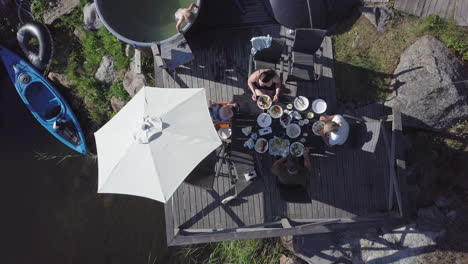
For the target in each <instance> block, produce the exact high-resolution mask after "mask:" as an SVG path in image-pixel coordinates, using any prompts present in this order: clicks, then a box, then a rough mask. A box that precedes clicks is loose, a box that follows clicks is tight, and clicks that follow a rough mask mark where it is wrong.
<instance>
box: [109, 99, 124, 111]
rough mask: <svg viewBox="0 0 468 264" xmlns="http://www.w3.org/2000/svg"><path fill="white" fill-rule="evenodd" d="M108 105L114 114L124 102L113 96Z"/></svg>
mask: <svg viewBox="0 0 468 264" xmlns="http://www.w3.org/2000/svg"><path fill="white" fill-rule="evenodd" d="M110 103H111V107H112V110H113V111H114V112H119V111H120V110H121V109H122V108H123V107H124V106H125V104H126V102H125V101H124V100H121V99H119V98H117V97H115V96H113V97H111V99H110Z"/></svg>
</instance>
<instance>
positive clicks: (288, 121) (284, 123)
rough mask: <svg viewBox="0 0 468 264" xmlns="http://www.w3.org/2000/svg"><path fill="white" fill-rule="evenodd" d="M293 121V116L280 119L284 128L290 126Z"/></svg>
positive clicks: (283, 116)
mask: <svg viewBox="0 0 468 264" xmlns="http://www.w3.org/2000/svg"><path fill="white" fill-rule="evenodd" d="M291 121H292V116H291V115H282V116H281V117H280V124H281V125H282V126H283V127H286V126H287V125H289V124H290V123H291Z"/></svg>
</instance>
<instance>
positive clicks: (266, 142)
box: [237, 96, 327, 157]
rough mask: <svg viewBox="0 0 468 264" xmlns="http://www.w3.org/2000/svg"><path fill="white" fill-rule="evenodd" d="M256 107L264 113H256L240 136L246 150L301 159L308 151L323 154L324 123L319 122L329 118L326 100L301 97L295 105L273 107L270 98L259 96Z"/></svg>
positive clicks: (242, 128) (275, 105) (274, 104)
mask: <svg viewBox="0 0 468 264" xmlns="http://www.w3.org/2000/svg"><path fill="white" fill-rule="evenodd" d="M256 104H257V106H258V108H259V109H260V113H259V114H258V115H256V116H255V114H253V113H252V114H251V116H252V118H251V119H252V120H251V122H250V123H249V122H244V123H243V125H242V127H241V128H240V132H241V134H240V135H237V139H238V140H240V141H241V142H240V143H241V145H242V147H243V148H245V149H248V150H254V151H256V152H257V153H259V154H269V155H271V156H281V157H286V156H288V155H293V156H296V157H300V156H302V155H303V153H304V148H305V147H309V148H311V149H312V150H315V151H318V152H320V151H323V149H324V145H325V144H324V143H323V141H322V138H321V137H320V128H321V127H323V125H324V123H323V122H322V121H320V120H319V119H320V116H322V115H325V114H326V110H327V103H326V101H325V100H324V99H322V98H307V97H305V96H298V97H296V98H294V100H292V102H276V103H273V102H272V100H271V98H270V97H269V96H259V98H258V100H257V102H256Z"/></svg>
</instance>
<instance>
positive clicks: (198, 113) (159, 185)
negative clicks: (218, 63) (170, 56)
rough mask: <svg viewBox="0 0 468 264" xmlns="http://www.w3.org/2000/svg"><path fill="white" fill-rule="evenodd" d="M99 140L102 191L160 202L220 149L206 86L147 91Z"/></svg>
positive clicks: (109, 124)
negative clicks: (205, 159)
mask: <svg viewBox="0 0 468 264" xmlns="http://www.w3.org/2000/svg"><path fill="white" fill-rule="evenodd" d="M94 136H95V138H96V146H97V154H98V172H99V181H98V192H99V193H120V194H129V195H136V196H142V197H147V198H150V199H154V200H157V201H161V202H166V201H167V200H168V199H169V198H170V197H171V195H172V194H173V193H174V191H175V190H176V189H177V187H178V186H179V185H180V184H181V183H182V181H183V180H184V179H185V177H187V175H188V174H189V173H190V172H191V171H192V170H193V169H194V168H195V166H196V165H197V164H198V163H199V162H200V161H202V160H203V159H204V158H205V157H206V156H207V155H208V154H209V153H211V152H212V151H213V150H214V149H216V148H217V147H218V146H219V145H221V140H220V139H219V136H218V134H217V133H216V130H215V128H214V126H213V122H212V121H211V117H210V114H209V112H208V104H207V101H206V96H205V89H203V88H193V89H176V88H173V89H172V88H154V87H143V88H142V89H141V90H140V91H139V92H138V93H137V94H136V95H135V97H133V98H132V100H131V101H130V102H128V103H127V105H125V107H124V108H123V109H122V110H120V112H118V113H117V114H116V115H115V116H114V117H113V118H112V119H111V120H110V121H109V122H107V123H106V124H105V125H104V126H103V127H102V128H101V129H99V130H98V131H97V132H96V133H95V134H94Z"/></svg>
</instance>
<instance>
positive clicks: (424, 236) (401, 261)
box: [360, 225, 445, 264]
mask: <svg viewBox="0 0 468 264" xmlns="http://www.w3.org/2000/svg"><path fill="white" fill-rule="evenodd" d="M444 234H445V232H444V231H441V232H420V231H418V230H417V229H415V226H414V225H409V226H404V227H401V228H398V229H395V230H393V231H392V232H390V233H386V234H384V235H381V236H379V237H376V238H373V239H360V253H361V258H362V260H363V261H364V263H373V264H384V263H385V264H412V263H418V258H419V257H421V254H422V253H424V252H425V251H428V250H429V249H431V248H433V247H434V246H435V245H436V240H437V239H438V238H440V237H442V236H443V235H444Z"/></svg>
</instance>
